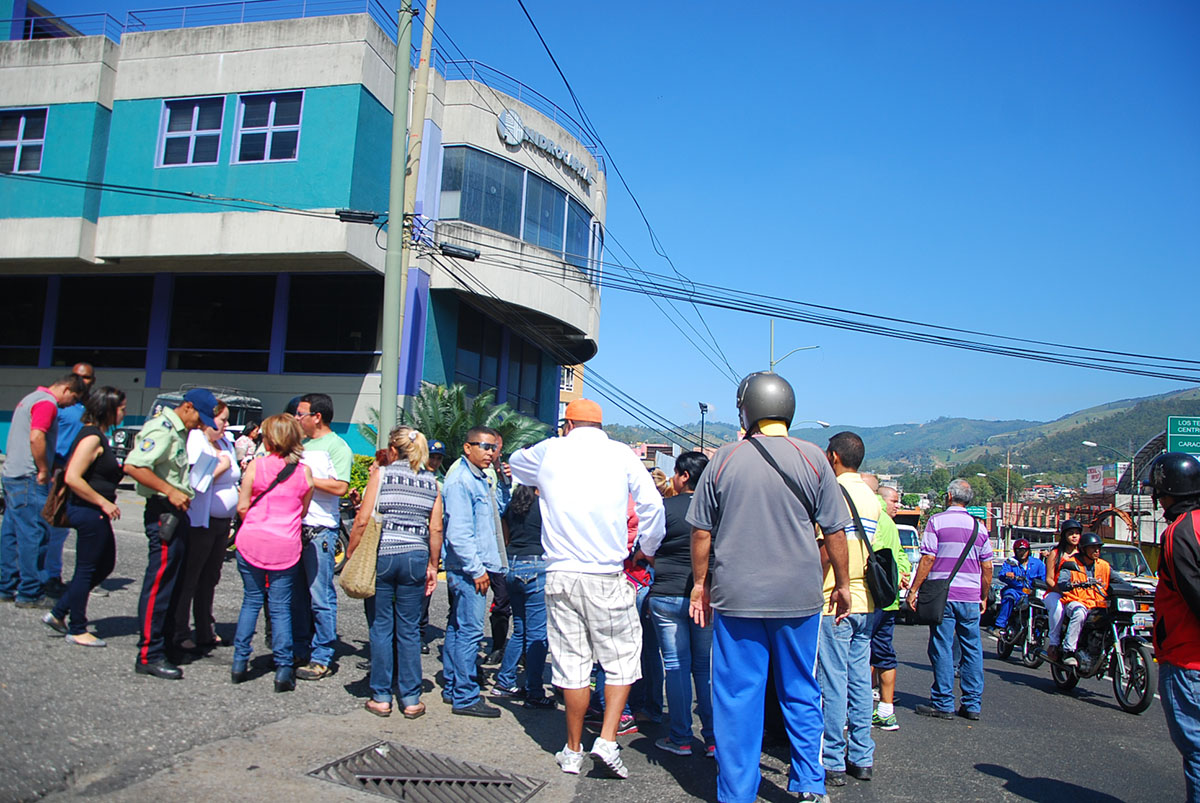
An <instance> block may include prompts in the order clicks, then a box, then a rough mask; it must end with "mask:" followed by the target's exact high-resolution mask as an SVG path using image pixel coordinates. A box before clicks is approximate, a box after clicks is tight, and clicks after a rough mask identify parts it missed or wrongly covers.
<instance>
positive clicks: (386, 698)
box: [371, 549, 429, 708]
mask: <svg viewBox="0 0 1200 803" xmlns="http://www.w3.org/2000/svg"><path fill="white" fill-rule="evenodd" d="M428 565H429V552H428V551H424V550H415V549H414V550H408V551H406V552H401V553H400V554H398V555H380V556H379V558H378V559H377V562H376V564H375V596H374V597H373V599H374V600H375V605H374V611H373V614H372V616H371V699H372V700H374V701H375V702H377V703H388V704H390V703H391V702H392V689H393V688H394V689H395V690H396V696H397V697H399V698H400V704H401V705H402V706H404V707H405V708H408V707H410V706H414V705H416V704H417V703H419V702H421V624H420V623H421V603H422V602H423V601H424V599H425V567H427V566H428Z"/></svg>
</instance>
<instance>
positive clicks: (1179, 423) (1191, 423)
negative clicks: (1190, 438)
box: [1167, 415, 1200, 438]
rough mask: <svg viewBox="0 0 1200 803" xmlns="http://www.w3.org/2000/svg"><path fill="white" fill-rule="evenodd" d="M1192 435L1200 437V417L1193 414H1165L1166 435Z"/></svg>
mask: <svg viewBox="0 0 1200 803" xmlns="http://www.w3.org/2000/svg"><path fill="white" fill-rule="evenodd" d="M1171 435H1194V436H1196V437H1198V438H1200V417H1197V416H1194V415H1171V416H1167V437H1170V436H1171Z"/></svg>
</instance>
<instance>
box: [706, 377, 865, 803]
mask: <svg viewBox="0 0 1200 803" xmlns="http://www.w3.org/2000/svg"><path fill="white" fill-rule="evenodd" d="M737 406H738V410H739V412H740V414H741V419H742V426H743V427H745V429H746V439H745V440H742V441H739V442H737V443H731V444H726V445H725V446H722V447H721V448H720V449H719V450H718V451H717V453H716V455H714V456H713V459H712V460H711V462H710V463H709V465H708V468H707V469H706V470H705V472H704V474H703V476H702V477H701V480H700V485H699V487H698V488H697V489H696V495H695V497H694V498H693V499H692V504H691V507H690V509H689V510H688V522H689V523H690V524H691V525H692V528H693V529H692V572H693V575H694V577H695V587H694V588H693V590H692V599H691V611H692V617H693V619H695V620H696V622H697V623H699V624H703V623H704V622H706V621H708V619H709V617H710V616H712V620H713V657H712V696H713V725H714V730H715V731H716V741H717V757H718V760H719V761H720V762H721V772H720V773H719V774H718V776H717V797H718V799H720V800H722V801H730V802H731V803H740V802H741V801H753V800H754V799H755V798H756V796H757V791H758V785H759V782H760V781H761V778H762V776H761V773H760V771H759V759H760V752H761V749H760V746H761V744H762V728H763V698H764V694H765V692H766V686H767V672H768V669H769V667H770V664H771V659H772V657H774V659H775V662H774V673H775V678H776V683H777V685H778V686H779V699H780V701H781V702H782V703H783V705H782V708H783V715H784V718H785V719H786V720H787V724H788V733H789V734H790V735H791V740H792V745H791V752H792V767H791V772H790V775H789V781H788V789H789V790H790V791H792V792H798V793H799V794H800V800H806V801H820V800H825V799H826V798H825V771H824V768H823V767H822V765H821V737H822V734H823V731H824V717H823V716H822V713H821V692H820V688H819V686H818V684H817V677H816V660H817V636H818V633H819V631H820V618H821V617H820V614H821V608H822V606H824V605H825V604H826V603H827V602H828V605H829V608H830V610H833V611H835V612H836V616H837V621H839V622H840V621H841V620H842V619H844V618H845V617H846V616H847V615H848V613H849V611H850V588H849V578H848V571H847V557H846V534H845V528H846V527H847V526H848V525H849V523H850V514H849V510H848V508H847V507H846V503H845V501H844V500H843V499H842V494H841V491H840V490H839V488H838V484H837V479H836V478H835V477H834V474H833V469H831V468H830V466H829V462H828V460H826V458H825V454H824V452H823V451H822V450H821V449H820V448H819V447H817V446H815V445H814V444H811V443H808V442H807V441H801V440H796V439H793V438H790V437H788V435H787V428H788V426H789V424H790V423H791V420H792V416H793V414H794V412H795V408H796V398H795V395H794V393H793V391H792V388H791V386H790V385H789V384H788V383H787V382H786V381H785V380H784V379H783V378H782V377H780V376H778V375H777V374H773V373H766V372H762V373H755V374H751V375H749V376H748V377H746V378H745V379H743V380H742V383H741V386H740V387H739V388H738V399H737ZM772 464H774V465H772ZM785 478H786V479H785ZM793 489H794V490H793ZM797 493H798V494H799V495H797ZM814 525H816V526H819V527H820V530H821V532H818V531H817V529H816V526H814ZM710 551H711V552H712V556H713V568H712V573H711V574H710V573H709V554H710ZM825 565H832V567H833V574H834V588H833V591H832V593H831V594H830V596H829V599H828V600H826V599H825V598H824V594H823V592H822V590H821V589H822V584H823V582H822V580H823V575H824V566H825ZM714 610H715V613H712V611H714Z"/></svg>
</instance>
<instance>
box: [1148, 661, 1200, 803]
mask: <svg viewBox="0 0 1200 803" xmlns="http://www.w3.org/2000/svg"><path fill="white" fill-rule="evenodd" d="M1158 696H1159V697H1161V698H1162V704H1163V713H1164V714H1166V716H1167V732H1168V733H1170V734H1171V741H1172V742H1174V744H1175V748H1176V749H1177V750H1178V751H1179V753H1180V754H1181V755H1182V756H1183V777H1184V782H1185V783H1186V785H1187V795H1186V798H1185V799H1186V800H1187V801H1188V803H1200V670H1196V669H1184V668H1182V667H1179V666H1175V665H1174V664H1168V663H1165V662H1164V663H1160V664H1159V665H1158Z"/></svg>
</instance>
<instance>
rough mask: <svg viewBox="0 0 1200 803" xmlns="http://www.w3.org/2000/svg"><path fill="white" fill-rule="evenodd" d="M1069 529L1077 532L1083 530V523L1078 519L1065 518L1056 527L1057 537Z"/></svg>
mask: <svg viewBox="0 0 1200 803" xmlns="http://www.w3.org/2000/svg"><path fill="white" fill-rule="evenodd" d="M1069 530H1078V531H1079V532H1083V525H1082V524H1080V523H1079V520H1078V519H1067V520H1065V521H1064V522H1063V523H1062V525H1061V526H1060V527H1059V528H1058V535H1059V537H1060V538H1061V537H1062V536H1064V535H1066V534H1067V532H1068V531H1069Z"/></svg>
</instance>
